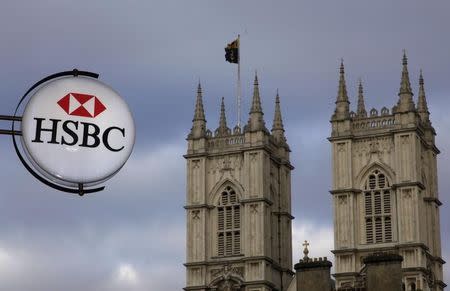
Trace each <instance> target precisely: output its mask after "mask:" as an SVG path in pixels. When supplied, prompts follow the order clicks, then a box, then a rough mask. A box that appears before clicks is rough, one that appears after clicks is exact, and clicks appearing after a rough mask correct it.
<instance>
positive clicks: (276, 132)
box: [272, 89, 286, 143]
mask: <svg viewBox="0 0 450 291" xmlns="http://www.w3.org/2000/svg"><path fill="white" fill-rule="evenodd" d="M272 135H273V137H274V138H275V139H276V140H277V141H279V142H282V143H285V142H286V137H285V135H284V126H283V118H282V117H281V108H280V95H279V94H278V89H277V96H276V97H275V114H274V117H273V125H272Z"/></svg>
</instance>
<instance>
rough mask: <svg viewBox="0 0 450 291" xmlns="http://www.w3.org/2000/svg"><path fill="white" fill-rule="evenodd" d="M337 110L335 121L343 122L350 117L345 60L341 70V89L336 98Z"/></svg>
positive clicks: (342, 61)
mask: <svg viewBox="0 0 450 291" xmlns="http://www.w3.org/2000/svg"><path fill="white" fill-rule="evenodd" d="M335 103H336V109H335V111H334V114H333V117H332V119H333V120H343V119H348V118H349V117H350V108H349V107H350V102H349V101H348V95H347V86H346V84H345V71H344V60H343V59H341V66H340V69H339V87H338V94H337V97H336V102H335Z"/></svg>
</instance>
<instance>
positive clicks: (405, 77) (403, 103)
mask: <svg viewBox="0 0 450 291" xmlns="http://www.w3.org/2000/svg"><path fill="white" fill-rule="evenodd" d="M402 64H403V70H402V79H401V81H400V90H399V93H398V96H399V97H400V99H399V100H398V103H397V112H407V111H413V110H414V109H415V106H414V101H413V99H412V96H413V93H412V89H411V83H410V82H409V73H408V58H407V57H406V51H405V50H403V60H402Z"/></svg>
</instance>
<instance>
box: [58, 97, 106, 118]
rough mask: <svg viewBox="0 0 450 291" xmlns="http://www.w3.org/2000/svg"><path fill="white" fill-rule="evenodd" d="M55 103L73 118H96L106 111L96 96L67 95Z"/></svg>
mask: <svg viewBox="0 0 450 291" xmlns="http://www.w3.org/2000/svg"><path fill="white" fill-rule="evenodd" d="M57 103H58V105H59V106H61V108H62V109H64V111H65V112H66V113H67V114H69V115H73V116H81V117H96V116H97V115H99V114H100V113H102V112H103V111H105V110H106V107H105V105H103V103H102V102H100V100H99V99H98V98H97V97H96V96H94V95H87V94H81V93H69V94H67V95H66V96H64V97H63V98H61V99H60V100H59V101H58V102H57Z"/></svg>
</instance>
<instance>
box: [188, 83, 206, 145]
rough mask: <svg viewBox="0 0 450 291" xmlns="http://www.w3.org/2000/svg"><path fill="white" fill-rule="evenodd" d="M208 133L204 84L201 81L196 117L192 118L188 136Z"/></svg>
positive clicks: (201, 135)
mask: <svg viewBox="0 0 450 291" xmlns="http://www.w3.org/2000/svg"><path fill="white" fill-rule="evenodd" d="M205 135H206V119H205V111H204V109H203V96H202V86H201V85H200V82H199V83H198V87H197V99H196V102H195V111H194V119H193V120H192V128H191V133H190V134H189V137H188V138H192V139H195V138H202V137H205Z"/></svg>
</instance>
